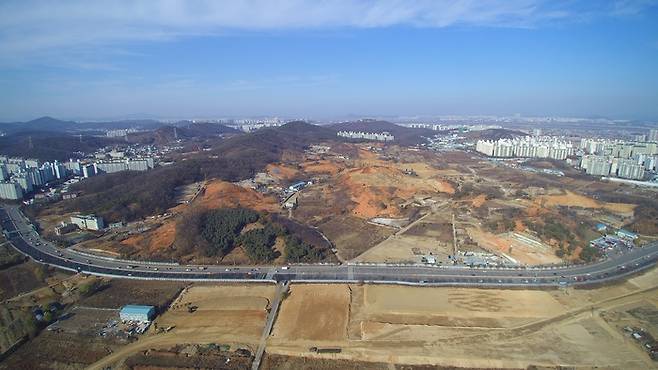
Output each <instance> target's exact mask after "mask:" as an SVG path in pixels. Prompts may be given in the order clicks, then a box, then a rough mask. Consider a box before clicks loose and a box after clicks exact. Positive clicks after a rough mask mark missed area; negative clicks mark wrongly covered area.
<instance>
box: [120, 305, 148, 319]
mask: <svg viewBox="0 0 658 370" xmlns="http://www.w3.org/2000/svg"><path fill="white" fill-rule="evenodd" d="M154 317H155V307H153V306H143V305H136V304H129V305H125V306H123V307H122V308H121V311H119V318H121V321H141V322H146V321H151V320H152V319H153V318H154Z"/></svg>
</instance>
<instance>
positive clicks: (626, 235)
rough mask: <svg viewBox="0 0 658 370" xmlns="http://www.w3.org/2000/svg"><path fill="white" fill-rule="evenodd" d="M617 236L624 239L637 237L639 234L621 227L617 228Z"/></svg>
mask: <svg viewBox="0 0 658 370" xmlns="http://www.w3.org/2000/svg"><path fill="white" fill-rule="evenodd" d="M617 236H618V237H620V238H624V239H631V240H635V239H637V234H636V233H634V232H631V231H628V230H624V229H619V230H617Z"/></svg>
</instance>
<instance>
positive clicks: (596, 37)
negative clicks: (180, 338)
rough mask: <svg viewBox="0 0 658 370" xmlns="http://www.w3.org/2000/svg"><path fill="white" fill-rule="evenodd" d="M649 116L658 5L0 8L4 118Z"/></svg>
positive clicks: (497, 2) (654, 105)
mask: <svg viewBox="0 0 658 370" xmlns="http://www.w3.org/2000/svg"><path fill="white" fill-rule="evenodd" d="M515 113H521V114H523V115H563V116H605V117H610V118H629V119H649V120H658V4H657V3H656V1H652V0H639V1H604V0H601V1H598V0H592V1H578V0H568V1H542V0H506V1H503V0H490V1H475V0H472V1H471V0H469V1H466V0H465V1H459V0H446V1H442V0H437V1H424V0H408V1H398V0H384V1H356V0H341V1H308V0H285V1H273V0H271V1H260V0H253V1H227V2H221V1H175V0H172V1H160V2H148V1H147V2H140V1H137V2H133V1H113V2H89V1H67V2H60V3H55V2H40V1H4V2H2V3H1V4H0V120H2V121H12V120H27V119H32V118H35V117H38V116H42V115H51V116H55V117H58V118H77V119H81V118H87V119H94V118H108V117H109V118H112V117H122V116H127V115H153V116H157V117H163V118H165V117H171V118H183V117H225V116H255V115H280V116H297V117H309V118H332V117H341V116H345V115H349V114H354V115H360V116H361V115H363V116H365V115H450V114H458V115H476V114H494V115H509V114H515Z"/></svg>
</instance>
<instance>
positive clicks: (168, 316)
mask: <svg viewBox="0 0 658 370" xmlns="http://www.w3.org/2000/svg"><path fill="white" fill-rule="evenodd" d="M274 292H275V287H274V286H273V285H216V284H199V285H193V286H191V287H190V288H188V289H186V290H185V291H183V292H182V293H181V295H180V296H178V297H177V298H176V299H175V300H174V302H173V303H172V305H171V308H170V309H169V310H168V311H167V312H165V313H164V314H163V315H161V316H159V317H158V318H156V320H155V321H154V324H153V326H152V327H151V329H150V330H149V332H148V333H147V334H146V335H145V336H144V337H142V338H140V339H139V340H138V341H137V342H135V343H132V344H130V345H127V346H125V347H122V348H121V349H119V350H117V351H116V352H114V353H112V354H111V355H109V356H107V357H105V358H103V359H102V360H100V361H98V362H96V363H94V364H93V365H92V366H91V367H90V369H103V368H105V367H106V366H110V365H112V364H115V363H121V362H122V361H123V360H125V359H126V358H128V357H129V356H131V355H133V354H136V353H139V352H140V351H143V350H147V349H151V348H156V349H158V348H160V349H163V348H171V347H173V346H175V345H177V344H181V343H191V344H208V343H217V344H228V345H230V346H231V348H239V347H244V348H249V349H250V350H251V352H252V353H253V352H254V351H255V348H256V345H257V344H258V341H259V339H260V335H261V332H262V330H263V326H264V325H265V317H266V315H267V310H266V309H267V308H268V307H269V303H270V302H271V300H272V298H273V295H274ZM188 307H194V309H192V311H194V312H190V310H188ZM168 327H171V328H172V329H171V330H170V331H169V332H167V333H157V331H156V328H168Z"/></svg>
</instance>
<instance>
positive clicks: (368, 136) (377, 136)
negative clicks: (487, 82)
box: [336, 131, 395, 142]
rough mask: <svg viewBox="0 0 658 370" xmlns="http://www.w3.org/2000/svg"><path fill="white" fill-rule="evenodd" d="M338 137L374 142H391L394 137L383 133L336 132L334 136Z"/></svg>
mask: <svg viewBox="0 0 658 370" xmlns="http://www.w3.org/2000/svg"><path fill="white" fill-rule="evenodd" d="M336 135H337V136H339V137H346V138H349V139H365V140H376V141H384V142H388V141H393V140H395V136H393V135H391V134H390V133H388V132H386V131H384V132H363V131H338V133H337V134H336Z"/></svg>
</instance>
